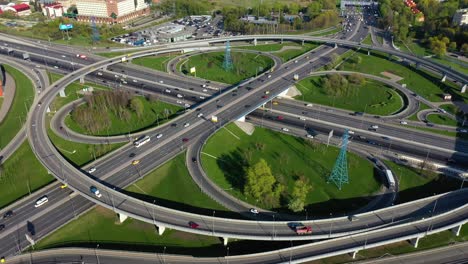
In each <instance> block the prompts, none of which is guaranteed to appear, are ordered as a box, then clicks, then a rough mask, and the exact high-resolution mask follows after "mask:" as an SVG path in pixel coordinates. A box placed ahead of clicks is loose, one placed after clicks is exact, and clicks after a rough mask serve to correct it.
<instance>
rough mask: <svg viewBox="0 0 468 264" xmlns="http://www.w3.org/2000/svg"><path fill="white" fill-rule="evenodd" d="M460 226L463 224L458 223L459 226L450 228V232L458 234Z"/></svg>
mask: <svg viewBox="0 0 468 264" xmlns="http://www.w3.org/2000/svg"><path fill="white" fill-rule="evenodd" d="M462 226H463V225H459V226H456V227H454V228H452V233H453V234H454V235H455V236H459V235H460V231H461V228H462Z"/></svg>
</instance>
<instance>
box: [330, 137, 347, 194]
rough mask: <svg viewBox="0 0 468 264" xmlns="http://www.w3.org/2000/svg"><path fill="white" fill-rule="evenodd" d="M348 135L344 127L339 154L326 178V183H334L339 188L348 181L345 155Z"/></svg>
mask: <svg viewBox="0 0 468 264" xmlns="http://www.w3.org/2000/svg"><path fill="white" fill-rule="evenodd" d="M348 137H349V136H348V129H346V130H345V132H344V134H343V137H342V142H341V149H340V154H339V155H338V159H336V162H335V166H333V171H332V173H331V175H330V177H329V178H328V183H329V182H333V183H335V185H336V187H338V189H339V190H341V186H343V184H344V183H349V181H348V161H347V157H346V150H347V148H348Z"/></svg>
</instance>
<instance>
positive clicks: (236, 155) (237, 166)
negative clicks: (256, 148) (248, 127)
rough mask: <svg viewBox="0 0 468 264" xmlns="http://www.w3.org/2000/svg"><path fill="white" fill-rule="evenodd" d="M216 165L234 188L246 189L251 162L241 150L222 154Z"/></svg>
mask: <svg viewBox="0 0 468 264" xmlns="http://www.w3.org/2000/svg"><path fill="white" fill-rule="evenodd" d="M216 164H217V165H218V167H219V168H220V170H221V171H222V172H223V173H224V176H225V178H226V180H227V181H228V182H229V184H231V186H232V187H233V188H235V189H238V190H243V189H244V186H245V174H246V168H247V167H248V166H249V162H248V161H247V159H246V157H245V155H244V154H243V153H242V152H241V150H240V149H239V148H237V149H236V150H234V151H232V152H230V153H227V154H222V155H221V156H220V157H219V158H218V159H217V160H216Z"/></svg>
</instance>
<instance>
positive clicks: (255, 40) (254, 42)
mask: <svg viewBox="0 0 468 264" xmlns="http://www.w3.org/2000/svg"><path fill="white" fill-rule="evenodd" d="M253 44H254V46H257V39H256V38H254V40H253Z"/></svg>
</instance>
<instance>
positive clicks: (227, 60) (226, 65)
mask: <svg viewBox="0 0 468 264" xmlns="http://www.w3.org/2000/svg"><path fill="white" fill-rule="evenodd" d="M233 68H234V65H232V59H231V45H230V44H229V40H228V41H226V51H225V52H224V61H223V69H224V70H225V71H230V70H232V69H233Z"/></svg>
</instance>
